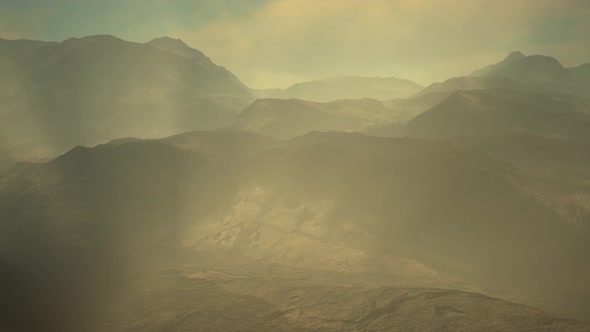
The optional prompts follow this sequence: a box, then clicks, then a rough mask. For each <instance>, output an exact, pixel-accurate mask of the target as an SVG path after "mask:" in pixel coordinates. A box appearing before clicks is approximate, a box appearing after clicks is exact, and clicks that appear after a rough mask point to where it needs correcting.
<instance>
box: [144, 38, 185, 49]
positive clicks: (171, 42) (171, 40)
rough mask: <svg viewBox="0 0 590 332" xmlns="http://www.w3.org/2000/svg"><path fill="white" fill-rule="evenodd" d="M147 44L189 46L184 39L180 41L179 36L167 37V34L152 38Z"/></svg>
mask: <svg viewBox="0 0 590 332" xmlns="http://www.w3.org/2000/svg"><path fill="white" fill-rule="evenodd" d="M148 44H151V45H162V44H165V45H171V46H172V45H173V46H177V47H187V48H190V47H189V46H188V45H186V43H185V42H184V41H182V39H180V38H176V39H175V38H172V37H168V36H163V37H158V38H154V39H152V40H150V41H149V42H148Z"/></svg>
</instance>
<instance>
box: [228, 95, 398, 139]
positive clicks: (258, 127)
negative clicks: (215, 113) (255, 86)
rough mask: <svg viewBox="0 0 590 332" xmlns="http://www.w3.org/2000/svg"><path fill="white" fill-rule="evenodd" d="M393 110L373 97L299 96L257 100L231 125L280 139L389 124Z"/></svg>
mask: <svg viewBox="0 0 590 332" xmlns="http://www.w3.org/2000/svg"><path fill="white" fill-rule="evenodd" d="M396 117H397V116H396V114H395V112H392V111H391V110H390V109H388V108H387V107H386V106H385V105H384V104H383V103H382V102H380V101H378V100H375V99H367V98H365V99H358V100H355V99H346V100H336V101H332V102H328V103H317V102H310V101H304V100H299V99H259V100H256V101H255V102H254V103H253V104H252V105H250V106H248V107H247V108H246V109H244V110H243V111H242V112H241V113H240V115H239V116H238V117H237V118H236V119H235V121H234V123H233V127H234V128H237V129H241V130H246V131H252V132H256V133H260V134H265V135H271V136H275V137H281V138H290V137H295V136H299V135H303V134H305V133H307V132H310V131H314V130H317V131H330V130H340V131H360V130H363V129H365V128H367V127H370V126H374V125H378V124H384V123H390V122H393V121H395V119H396Z"/></svg>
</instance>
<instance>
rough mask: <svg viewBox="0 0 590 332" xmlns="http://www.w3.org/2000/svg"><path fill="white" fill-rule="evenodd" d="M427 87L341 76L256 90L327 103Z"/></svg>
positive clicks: (389, 79) (381, 97)
mask: <svg viewBox="0 0 590 332" xmlns="http://www.w3.org/2000/svg"><path fill="white" fill-rule="evenodd" d="M423 88H424V87H423V86H421V85H419V84H416V83H414V82H412V81H409V80H405V79H399V78H395V77H363V76H341V77H332V78H327V79H324V80H318V81H310V82H302V83H297V84H294V85H292V86H290V87H288V88H287V89H284V90H280V89H266V90H255V91H254V93H255V94H257V95H258V96H259V97H261V98H283V99H303V100H309V101H316V102H328V101H332V100H337V99H361V98H372V99H379V100H385V99H395V98H405V97H409V96H411V95H414V94H416V93H418V92H419V91H420V90H422V89H423Z"/></svg>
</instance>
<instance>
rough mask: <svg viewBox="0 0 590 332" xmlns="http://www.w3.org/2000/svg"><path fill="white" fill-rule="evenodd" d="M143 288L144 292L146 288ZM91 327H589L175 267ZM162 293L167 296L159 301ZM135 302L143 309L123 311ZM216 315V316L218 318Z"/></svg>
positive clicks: (442, 299) (429, 294)
mask: <svg viewBox="0 0 590 332" xmlns="http://www.w3.org/2000/svg"><path fill="white" fill-rule="evenodd" d="M146 289H150V291H146ZM130 293H131V294H132V295H131V296H130V297H129V298H125V299H124V300H123V301H121V303H120V304H119V305H118V306H117V310H113V311H114V313H113V314H111V317H112V319H111V320H109V321H107V322H105V323H104V324H103V325H102V326H101V327H100V328H99V329H97V331H117V332H124V331H136V330H137V329H138V328H141V330H142V331H163V330H166V331H191V330H194V329H195V327H198V328H199V329H203V330H207V331H416V332H417V331H445V330H447V331H519V332H520V331H553V332H556V331H588V329H589V326H588V325H585V324H582V323H579V322H575V321H571V320H567V319H559V318H555V317H552V316H551V315H548V314H546V313H544V312H542V311H540V310H538V309H534V308H530V307H526V306H522V305H517V304H514V303H510V302H507V301H502V300H499V299H495V298H490V297H487V296H483V295H481V294H476V293H469V292H460V291H450V290H441V289H424V288H399V287H383V288H363V287H358V286H353V285H342V284H329V283H317V282H313V281H309V280H301V279H272V278H264V277H260V276H241V275H234V274H228V273H224V272H223V271H203V270H195V269H191V268H187V267H178V268H175V269H174V270H172V271H166V272H164V271H162V272H160V273H159V274H158V275H157V277H153V278H151V279H148V280H144V281H142V283H140V284H139V285H137V286H135V287H133V291H132V292H130ZM162 299H166V301H162ZM137 302H139V303H142V304H143V309H144V310H143V311H138V310H129V308H133V307H134V303H137ZM220 318H222V319H220Z"/></svg>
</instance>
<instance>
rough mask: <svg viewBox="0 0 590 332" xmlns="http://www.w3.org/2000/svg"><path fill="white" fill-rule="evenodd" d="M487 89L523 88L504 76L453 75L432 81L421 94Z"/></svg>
mask: <svg viewBox="0 0 590 332" xmlns="http://www.w3.org/2000/svg"><path fill="white" fill-rule="evenodd" d="M485 89H511V90H518V89H523V87H522V86H521V85H519V84H518V83H516V82H514V81H512V80H509V79H507V78H503V77H497V76H489V77H488V76H483V77H479V76H461V77H453V78H450V79H448V80H446V81H444V82H442V83H441V82H436V83H432V84H431V85H430V86H428V87H427V88H426V89H424V90H422V91H421V92H420V93H419V95H425V94H429V93H435V92H436V93H444V92H446V93H449V94H450V93H451V92H455V91H460V90H485Z"/></svg>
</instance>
